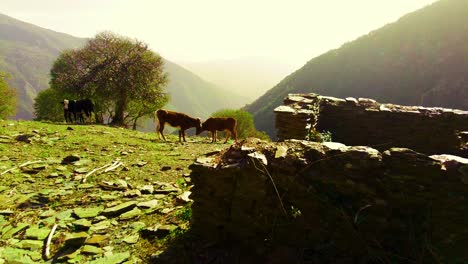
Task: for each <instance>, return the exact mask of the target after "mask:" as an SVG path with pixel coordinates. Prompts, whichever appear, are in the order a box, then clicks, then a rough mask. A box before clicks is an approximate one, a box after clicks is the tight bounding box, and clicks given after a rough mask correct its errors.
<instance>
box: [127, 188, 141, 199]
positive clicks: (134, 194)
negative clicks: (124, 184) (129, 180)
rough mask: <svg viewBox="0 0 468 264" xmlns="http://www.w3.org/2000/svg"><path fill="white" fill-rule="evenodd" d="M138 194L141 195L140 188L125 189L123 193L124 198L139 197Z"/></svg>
mask: <svg viewBox="0 0 468 264" xmlns="http://www.w3.org/2000/svg"><path fill="white" fill-rule="evenodd" d="M139 196H141V192H140V190H126V191H125V192H124V193H123V197H126V198H134V197H139Z"/></svg>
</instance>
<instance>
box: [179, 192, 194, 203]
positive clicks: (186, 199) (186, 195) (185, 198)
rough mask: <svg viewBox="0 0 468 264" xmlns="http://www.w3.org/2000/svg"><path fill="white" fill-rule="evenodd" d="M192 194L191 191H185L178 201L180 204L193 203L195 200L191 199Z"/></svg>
mask: <svg viewBox="0 0 468 264" xmlns="http://www.w3.org/2000/svg"><path fill="white" fill-rule="evenodd" d="M190 194H192V192H191V191H185V192H184V193H182V194H181V195H179V196H177V199H178V201H179V202H183V203H189V202H193V200H192V199H190V198H189V196H190Z"/></svg>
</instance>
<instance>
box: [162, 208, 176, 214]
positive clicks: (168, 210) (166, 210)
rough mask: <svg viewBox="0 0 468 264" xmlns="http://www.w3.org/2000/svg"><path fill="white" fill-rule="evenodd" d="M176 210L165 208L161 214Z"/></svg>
mask: <svg viewBox="0 0 468 264" xmlns="http://www.w3.org/2000/svg"><path fill="white" fill-rule="evenodd" d="M174 210H175V209H174V208H164V209H162V210H161V211H160V212H161V214H168V213H170V212H172V211H174Z"/></svg>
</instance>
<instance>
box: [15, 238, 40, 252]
mask: <svg viewBox="0 0 468 264" xmlns="http://www.w3.org/2000/svg"><path fill="white" fill-rule="evenodd" d="M16 246H17V247H19V248H22V249H30V250H36V249H41V248H42V247H43V246H44V242H43V241H39V240H21V241H20V242H19V243H18V244H17V245H16Z"/></svg>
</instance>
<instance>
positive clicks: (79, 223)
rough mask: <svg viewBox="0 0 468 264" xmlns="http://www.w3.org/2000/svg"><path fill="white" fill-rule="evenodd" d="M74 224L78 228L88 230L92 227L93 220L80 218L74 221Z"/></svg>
mask: <svg viewBox="0 0 468 264" xmlns="http://www.w3.org/2000/svg"><path fill="white" fill-rule="evenodd" d="M72 224H73V226H74V228H75V229H76V230H85V231H86V230H88V229H89V228H90V227H91V221H89V220H86V219H79V220H76V221H74V222H73V223H72Z"/></svg>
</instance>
